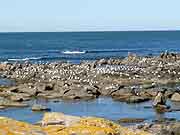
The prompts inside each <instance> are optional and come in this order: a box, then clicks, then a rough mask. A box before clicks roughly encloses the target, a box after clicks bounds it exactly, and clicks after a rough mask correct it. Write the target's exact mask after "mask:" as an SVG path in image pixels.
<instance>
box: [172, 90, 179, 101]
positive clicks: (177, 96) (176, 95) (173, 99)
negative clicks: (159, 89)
mask: <svg viewBox="0 0 180 135" xmlns="http://www.w3.org/2000/svg"><path fill="white" fill-rule="evenodd" d="M171 101H175V102H180V94H179V93H177V92H176V93H174V94H173V95H172V97H171Z"/></svg>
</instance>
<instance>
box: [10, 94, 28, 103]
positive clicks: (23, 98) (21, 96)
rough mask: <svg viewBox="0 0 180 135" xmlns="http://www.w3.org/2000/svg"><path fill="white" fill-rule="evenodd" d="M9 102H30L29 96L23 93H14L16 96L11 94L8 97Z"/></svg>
mask: <svg viewBox="0 0 180 135" xmlns="http://www.w3.org/2000/svg"><path fill="white" fill-rule="evenodd" d="M10 100H11V101H15V102H22V101H29V100H31V98H30V96H29V95H28V94H25V93H18V94H17V93H16V94H12V95H11V96H10Z"/></svg>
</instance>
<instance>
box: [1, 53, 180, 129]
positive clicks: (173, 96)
mask: <svg viewBox="0 0 180 135" xmlns="http://www.w3.org/2000/svg"><path fill="white" fill-rule="evenodd" d="M0 74H1V78H3V79H4V78H6V79H9V80H13V81H15V82H16V83H15V85H14V86H3V87H1V89H0V96H1V99H0V106H1V108H8V107H27V106H29V105H28V104H26V102H27V101H31V100H32V99H38V98H44V99H47V100H48V99H61V100H71V101H79V100H91V99H97V98H99V97H101V96H105V97H111V98H112V99H113V100H115V101H119V102H126V103H128V104H134V103H135V104H138V103H143V102H146V101H151V100H153V99H154V98H155V96H156V95H157V93H158V91H159V90H162V89H166V90H167V91H166V93H165V96H166V98H167V99H168V100H170V101H171V102H174V101H176V102H180V94H179V86H180V54H175V53H167V52H165V53H161V54H160V55H159V56H151V57H143V56H137V55H136V54H132V53H130V54H129V55H128V57H125V58H123V59H100V60H96V61H91V62H81V63H80V64H72V63H67V62H52V63H47V64H33V63H30V62H28V61H26V62H24V63H2V64H0ZM40 109H41V108H40ZM45 109H46V108H45ZM47 109H48V108H47ZM167 111H171V112H176V111H179V110H175V109H173V108H172V109H171V110H167ZM165 112H166V111H165ZM165 112H163V113H165ZM165 123H166V122H162V124H165ZM155 125H156V124H154V125H153V126H155ZM144 126H145V125H144ZM136 128H139V127H136ZM149 129H151V127H149Z"/></svg>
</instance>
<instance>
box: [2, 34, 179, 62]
mask: <svg viewBox="0 0 180 135" xmlns="http://www.w3.org/2000/svg"><path fill="white" fill-rule="evenodd" d="M165 50H168V51H173V52H180V31H146V32H145V31H141V32H135V31H134V32H131V31H128V32H52V33H48V32H46V33H41V32H40V33H28V32H27V33H0V61H9V62H14V61H26V60H29V61H32V62H52V61H59V60H63V61H69V62H74V63H76V62H80V61H81V60H95V59H101V58H119V57H123V56H127V54H128V52H133V53H137V54H138V55H158V54H159V53H160V52H162V51H165Z"/></svg>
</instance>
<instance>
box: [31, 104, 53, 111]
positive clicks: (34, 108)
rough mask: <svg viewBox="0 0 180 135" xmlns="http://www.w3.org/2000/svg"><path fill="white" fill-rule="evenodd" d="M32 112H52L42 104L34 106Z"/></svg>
mask: <svg viewBox="0 0 180 135" xmlns="http://www.w3.org/2000/svg"><path fill="white" fill-rule="evenodd" d="M32 111H51V109H50V108H48V107H46V106H43V105H40V104H34V105H33V106H32Z"/></svg>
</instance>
